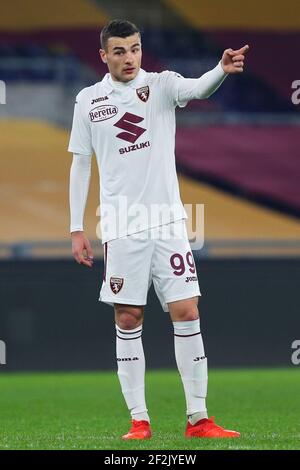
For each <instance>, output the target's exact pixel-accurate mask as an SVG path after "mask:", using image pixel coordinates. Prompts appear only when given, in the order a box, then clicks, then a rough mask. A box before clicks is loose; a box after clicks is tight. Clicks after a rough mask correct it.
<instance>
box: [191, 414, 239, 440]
mask: <svg viewBox="0 0 300 470" xmlns="http://www.w3.org/2000/svg"><path fill="white" fill-rule="evenodd" d="M185 437H207V438H215V437H221V438H222V437H240V433H239V432H237V431H230V430H229V429H224V428H222V427H221V426H218V425H217V424H216V423H215V418H214V416H212V417H211V418H209V419H206V418H205V419H200V421H198V422H197V423H196V424H194V425H192V424H191V423H189V422H188V423H187V426H186V431H185Z"/></svg>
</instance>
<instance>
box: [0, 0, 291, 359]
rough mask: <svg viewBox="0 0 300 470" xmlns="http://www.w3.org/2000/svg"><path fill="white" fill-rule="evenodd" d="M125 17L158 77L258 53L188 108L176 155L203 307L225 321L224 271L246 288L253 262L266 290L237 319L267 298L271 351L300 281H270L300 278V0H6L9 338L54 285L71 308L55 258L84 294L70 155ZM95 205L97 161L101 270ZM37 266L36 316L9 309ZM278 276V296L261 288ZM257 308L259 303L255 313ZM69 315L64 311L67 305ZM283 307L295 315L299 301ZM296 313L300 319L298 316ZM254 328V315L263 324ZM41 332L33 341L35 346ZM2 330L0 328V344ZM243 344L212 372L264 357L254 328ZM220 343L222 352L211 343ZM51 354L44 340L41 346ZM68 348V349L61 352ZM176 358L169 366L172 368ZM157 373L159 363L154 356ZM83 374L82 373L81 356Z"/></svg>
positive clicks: (90, 218) (1, 120)
mask: <svg viewBox="0 0 300 470" xmlns="http://www.w3.org/2000/svg"><path fill="white" fill-rule="evenodd" d="M258 12H259V14H258ZM116 17H119V18H120V17H121V18H127V19H129V20H131V21H134V22H136V23H137V24H138V25H139V26H140V27H141V28H142V41H143V68H144V69H146V70H149V71H161V70H165V69H169V70H176V71H177V72H179V73H181V74H182V75H184V76H186V77H197V76H200V75H201V74H203V73H205V72H206V71H207V70H209V69H210V68H212V67H214V66H215V65H216V63H217V61H218V60H219V59H220V57H221V53H222V51H223V50H224V49H225V48H227V47H232V48H239V47H241V46H243V45H244V44H247V43H248V44H249V45H250V51H249V53H248V56H247V62H246V68H245V73H244V74H242V75H236V76H231V77H229V78H228V79H227V80H226V81H225V82H224V84H223V85H222V87H221V88H220V89H219V90H218V91H217V92H216V93H215V94H214V95H213V96H212V97H211V98H210V99H209V100H204V101H195V102H192V103H190V104H189V105H188V106H187V107H186V108H185V109H181V110H178V112H177V124H178V125H177V155H176V157H177V168H178V170H179V182H180V191H181V196H182V200H183V202H184V203H187V204H188V203H193V204H196V203H198V204H204V206H205V245H204V248H203V249H202V250H201V251H199V252H195V257H196V259H197V263H199V269H200V270H201V269H203V282H204V283H205V277H206V276H207V275H208V276H209V281H208V291H210V292H212V295H211V297H210V298H208V300H207V301H205V299H204V304H205V302H207V305H206V306H205V308H206V309H207V311H208V312H209V311H211V312H213V316H214V315H215V317H214V318H215V320H214V321H216V318H217V317H216V312H217V309H221V308H222V302H221V300H220V302H217V300H216V299H215V297H214V293H213V287H212V286H213V285H216V286H219V288H220V289H221V287H220V286H221V280H220V279H221V277H222V275H224V272H225V270H226V269H227V268H226V267H228V271H227V272H226V274H225V275H224V276H225V277H226V282H227V284H226V285H227V288H228V289H230V285H233V284H234V283H235V282H236V273H237V270H239V267H238V266H243V267H242V268H241V271H239V272H240V274H241V276H246V274H245V272H247V270H248V267H250V268H249V269H250V272H251V274H252V276H253V277H252V278H251V276H249V277H248V278H247V279H248V281H247V282H248V287H249V283H251V282H254V280H253V279H254V276H257V278H258V279H260V282H259V285H258V284H257V283H256V284H255V289H256V290H255V289H254V284H253V289H251V288H250V287H249V290H248V291H247V289H246V287H245V289H244V290H242V291H241V295H238V296H235V300H234V301H233V300H232V302H235V310H234V313H233V314H232V315H233V317H234V319H235V320H234V321H236V319H238V316H239V311H243V312H244V314H245V315H248V317H247V318H248V319H249V316H251V309H250V307H249V309H248V307H247V309H246V310H247V311H246V312H245V311H244V308H245V307H244V306H243V299H244V300H245V299H249V298H250V297H251V298H252V297H255V295H256V293H257V299H258V300H257V304H258V303H261V304H262V305H263V308H264V309H265V310H263V313H262V315H264V314H265V315H266V317H265V318H264V328H265V329H264V332H265V336H263V335H262V338H261V344H260V347H259V348H258V351H259V352H260V353H262V351H263V350H264V344H265V343H264V341H265V338H268V334H270V332H268V331H267V324H268V321H269V320H270V312H272V313H273V312H274V311H275V310H276V309H277V310H276V315H277V318H279V316H280V314H281V312H282V310H283V309H284V305H282V304H280V303H279V304H277V305H276V302H277V301H278V299H277V297H276V295H275V294H276V292H275V290H277V292H280V291H281V288H282V292H284V295H286V296H289V298H290V299H291V300H290V303H291V304H292V302H294V304H293V305H297V287H296V282H295V281H296V278H295V279H294V278H293V279H292V281H293V282H292V281H291V279H290V280H289V281H290V285H289V286H287V284H284V280H283V276H281V277H280V279H279V278H278V279H277V278H276V275H275V274H274V276H273V277H272V270H273V269H281V266H283V267H284V271H283V272H284V273H285V274H284V275H286V273H288V272H289V266H290V269H291V271H290V272H291V273H294V275H295V276H296V275H297V273H298V266H296V264H295V263H297V262H298V261H299V256H300V224H299V216H300V190H299V180H300V158H299V157H300V145H299V135H300V134H299V126H300V114H299V110H300V105H295V104H293V103H292V100H291V95H292V92H293V90H292V82H293V81H294V80H297V79H298V80H300V76H299V67H298V62H297V57H298V56H299V53H300V2H299V1H298V0H287V1H286V2H284V5H283V4H280V3H279V2H274V1H271V0H264V1H263V2H261V1H258V0H252V1H251V2H246V4H242V5H241V3H240V2H239V1H238V0H228V1H227V2H226V8H225V7H224V2H222V1H221V0H202V1H201V2H200V1H197V0H185V2H182V1H180V0H152V1H151V2H146V1H141V0H128V1H127V2H123V1H122V0H114V1H111V0H64V1H63V2H60V1H58V0H52V1H51V2H50V1H45V2H43V8H41V6H40V2H39V0H26V1H23V0H10V1H9V2H5V4H3V5H2V6H1V15H0V80H3V81H4V82H5V84H6V90H7V97H6V104H5V105H2V104H0V141H1V142H0V144H1V145H0V154H1V173H0V196H1V197H0V212H1V220H2V222H1V228H0V259H2V260H1V261H0V267H1V270H0V275H1V286H2V291H1V305H0V308H1V312H3V319H2V322H3V323H2V327H3V329H2V331H4V332H5V331H10V333H9V335H11V336H10V341H12V343H13V341H14V337H13V334H12V333H11V331H12V330H11V329H10V326H7V325H11V324H13V320H10V316H11V312H15V313H14V315H15V317H13V318H14V319H16V318H18V319H19V320H20V318H21V317H19V315H21V316H22V315H23V313H24V311H26V312H27V313H28V312H29V317H30V318H31V316H32V317H34V318H37V317H38V313H39V312H40V309H41V305H42V298H44V299H45V297H46V294H45V292H46V290H47V289H48V290H53V291H54V292H58V299H60V301H62V299H63V291H64V289H61V290H59V288H58V285H57V279H56V278H55V274H54V273H55V263H58V261H59V262H60V263H62V264H59V263H58V264H57V268H58V269H60V268H61V267H63V273H65V274H64V275H65V276H69V275H70V276H71V278H72V279H73V281H72V288H71V290H72V291H74V292H76V295H77V297H76V299H77V301H78V302H79V298H80V299H81V298H82V290H81V288H80V282H81V281H80V279H81V277H80V276H81V274H80V276H79V271H80V268H78V266H77V265H76V264H75V262H73V264H72V261H71V260H70V258H71V249H70V240H69V233H68V232H69V216H68V178H69V168H70V163H71V156H70V155H69V154H68V153H67V150H66V149H67V145H68V138H69V131H70V126H71V120H72V114H73V105H74V98H75V96H76V94H77V93H78V91H79V90H81V89H82V88H83V87H86V86H89V85H91V84H93V83H95V82H97V81H99V80H100V79H101V78H102V77H103V75H104V74H105V73H106V68H105V66H104V64H102V62H100V60H99V57H98V49H99V32H100V29H101V27H102V26H103V25H104V24H105V22H106V21H107V20H109V19H112V18H116ZM98 203H99V201H98V176H97V169H96V165H95V162H93V176H92V181H91V187H90V193H89V200H88V205H87V209H86V218H85V219H86V223H85V225H86V233H87V235H88V237H89V238H90V239H91V240H92V241H93V245H94V248H95V254H96V257H97V258H99V259H100V261H99V262H100V263H102V261H101V258H102V254H103V253H102V246H101V244H100V243H99V240H97V239H96V226H97V224H98V222H99V220H98V217H97V215H96V212H97V206H98ZM49 258H50V260H49ZM249 258H250V259H249ZM293 258H297V260H294V259H293ZM67 259H68V260H69V261H66V260H67ZM47 260H48V261H47ZM35 262H36V263H37V264H34V263H35ZM52 262H53V263H54V264H51V263H52ZM239 262H241V263H245V264H243V265H239ZM248 262H249V264H247V263H248ZM47 263H49V264H47ZM64 263H66V264H64ZM202 263H204V264H202ZM214 263H220V264H214ZM222 263H225V264H222ZM226 263H232V264H230V266H229V264H226ZM235 263H237V264H235ZM264 263H265V264H264ZM272 263H274V264H272ZM276 263H278V264H276ZM280 263H282V264H280ZM216 266H217V268H216V272H215V275H214V269H215V267H216ZM27 267H28V276H31V274H32V273H33V272H34V275H33V277H32V278H31V281H30V283H29V280H28V283H29V284H30V289H29V294H28V296H27V297H26V294H25V292H26V285H27V284H26V283H25V290H22V296H25V297H23V298H26V301H24V302H25V304H26V308H25V307H24V308H23V310H22V308H21V305H17V304H14V305H13V302H12V300H10V299H9V298H8V297H7V296H6V294H5V292H9V295H10V296H13V295H14V293H13V292H14V290H13V286H12V282H13V279H14V276H17V278H18V282H19V286H21V284H22V282H23V281H22V279H23V280H24V276H25V274H24V273H25V272H26V270H27ZM201 267H202V268H201ZM35 270H36V271H35ZM39 270H41V271H39ZM78 270H79V271H78ZM73 271H74V272H73ZM39 272H40V273H41V276H42V273H44V274H45V279H46V280H45V283H46V284H47V286H46V284H45V286H46V287H45V286H44V288H45V290H43V292H42V293H41V296H40V304H39V305H38V307H37V306H36V304H35V301H34V299H33V296H34V291H35V288H36V287H38V281H37V279H38V277H39V274H38V273H39ZM71 272H72V275H71V274H70V273H71ZM262 272H263V273H264V276H263V279H262V278H260V275H261V273H262ZM49 273H50V274H49ZM208 273H209V274H208ZM77 275H78V281H77V282H76V281H75V279H76V276H77ZM7 276H8V277H7ZM87 276H88V275H87ZM94 276H95V275H94ZM79 277H80V279H79ZM245 279H246V278H245ZM256 280H257V279H256ZM268 280H269V281H268ZM245 282H246V280H245ZM268 282H269V284H270V285H269V288H268V289H267V290H266V291H264V285H265V284H266V283H268ZM272 283H273V284H272ZM29 284H28V285H29ZM93 285H94V287H95V285H96V281H95V278H94V284H93ZM272 285H274V292H272ZM97 286H98V285H97ZM23 287H24V286H23ZM23 287H22V289H23ZM69 287H70V286H69ZM94 287H93V289H94ZM20 289H21V287H20ZM85 289H86V287H85ZM238 289H241V286H240V285H239V286H238ZM94 290H95V289H94ZM20 292H21V290H20ZM85 292H86V291H85ZM89 292H90V293H91V295H92V296H94V297H93V299H94V300H95V302H94V303H92V302H91V303H90V304H89V308H90V309H94V312H96V311H97V312H98V309H99V305H98V303H97V292H94V291H93V292H94V294H93V293H92V289H90V290H89ZM234 295H235V293H233V292H232V291H231V292H229V294H228V295H227V293H225V292H223V297H222V296H221V297H220V299H222V300H223V301H224V302H225V304H226V302H227V304H226V309H229V307H230V304H231V301H230V300H229V296H231V298H232V299H233V296H234ZM216 296H218V294H217V295H216ZM271 297H272V298H271ZM14 300H15V301H16V302H17V301H20V302H21V299H19V300H18V299H17V298H16V299H14ZM64 302H66V301H65V300H64ZM153 302H154V301H153V294H151V299H150V304H149V308H150V309H152V310H153V309H154V308H157V304H155V303H153ZM268 302H269V303H268ZM17 303H18V302H17ZM298 303H299V302H298ZM257 304H256V305H254V304H253V303H252V304H251V305H252V307H253V308H256V307H257ZM72 305H73V304H72ZM74 305H76V300H75V301H74ZM80 305H81V304H80ZM268 305H269V311H267V310H268ZM53 308H54V307H53ZM64 308H65V309H67V308H68V305H66V303H65V304H64ZM72 308H73V306H72ZM101 308H102V309H103V310H105V307H103V306H102V307H101ZM24 309H25V310H24ZM287 309H288V310H289V311H291V309H290V307H289V306H287ZM16 311H17V313H16ZM22 312H23V313H22ZM26 312H25V314H24V315H25V317H22V318H23V319H24V318H26ZM30 312H32V313H30ZM77 315H79V313H78V311H77ZM268 315H269V316H268ZM291 315H292V318H293V320H292V323H291V324H292V325H294V324H295V323H294V322H295V318H296V316H295V310H292V313H291ZM258 316H259V313H258ZM233 317H232V318H233ZM30 318H29V320H28V324H29V326H28V328H29V329H30V321H31V320H30ZM19 320H18V321H19ZM256 320H257V318H256V319H255V318H252V319H249V322H250V323H249V326H250V327H251V328H253V329H254V328H256V325H254V322H255V321H256ZM14 321H15V320H14ZM16 321H17V320H16ZM36 321H37V322H38V320H36ZM69 321H70V320H68V322H69ZM78 321H79V320H78ZM80 321H82V322H83V321H84V319H81V320H80ZM218 321H219V319H218ZM24 322H25V323H26V321H25V320H24ZM14 324H15V323H14ZM22 324H23V323H22ZM68 324H69V323H68ZM228 325H229V326H230V322H229V323H228ZM228 325H227V323H226V324H224V325H223V328H222V329H221V330H222V334H223V346H224V347H226V344H225V342H224V337H226V335H227V334H229V333H230V332H229V331H227V330H229V329H230V328H229V326H228ZM278 325H279V323H278ZM0 326H1V325H0ZM44 326H45V325H44ZM99 327H100V326H99ZM211 328H212V329H213V326H212V327H211ZM293 328H294V330H295V329H296V328H295V327H294V326H293ZM0 330H1V328H0ZM25 330H26V329H25ZM221 330H220V331H221ZM34 331H36V332H37V331H38V328H37V329H36V330H34ZM34 331H33V332H31V333H30V334H29V333H28V334H29V336H30V335H32V336H30V338H31V337H32V338H36V336H35V333H34ZM94 331H96V327H95V330H94ZM256 331H257V328H256ZM274 331H275V330H274ZM276 331H277V333H276V334H275V333H274V334H275V336H276V335H279V336H280V327H279V326H278V329H277V330H276ZM36 334H37V333H36ZM70 334H71V333H70ZM76 334H77V333H76ZM87 334H90V333H87ZM1 335H2V336H3V334H1V331H0V338H2V336H1ZM20 335H21V336H20V337H21V339H20V341H21V343H22V341H23V340H22V334H21V333H20ZM54 337H55V334H54V333H53V338H54ZM74 338H75V336H74V337H73V339H70V344H69V346H70V350H69V354H70V356H69V360H68V359H67V358H66V362H65V365H66V367H69V366H70V362H71V355H72V350H73V349H72V348H73V346H72V344H73V343H72V341H74ZM48 339H49V338H48ZM219 339H220V338H219ZM269 340H270V341H271V339H270V338H269ZM269 340H268V341H269ZM16 341H17V342H18V338H17V339H16ZM49 341H50V339H49ZM95 341H96V339H95ZM247 341H249V344H248V343H247V344H246V342H247ZM280 341H281V343H280V344H281V347H282V350H283V348H284V347H285V346H284V344H285V343H283V342H282V341H283V340H282V338H281V339H280ZM285 341H286V337H285ZM242 342H243V344H244V345H245V350H247V353H245V354H242V355H241V356H239V358H235V351H234V350H232V351H231V352H230V354H229V356H228V357H227V358H226V359H224V360H223V358H222V359H221V360H220V359H219V360H218V357H219V358H220V354H222V347H223V346H222V347H221V346H220V349H218V348H217V349H215V350H216V357H215V358H213V364H214V365H241V364H248V365H251V364H252V363H257V362H256V361H259V354H258V355H257V357H255V359H253V358H252V359H253V360H252V359H251V340H250V339H249V335H248V331H247V332H246V331H244V332H243V335H241V348H242ZM277 342H278V341H277ZM21 343H20V344H21ZM28 344H29V343H28ZM36 344H37V343H36ZM211 344H212V345H214V347H217V345H216V344H214V340H213V338H212V339H211ZM278 344H279V342H278ZM22 345H23V346H24V345H25V346H26V345H27V343H26V341H25V342H24V344H23V343H22V344H21V346H20V347H19V348H17V349H18V351H19V354H20V357H21V356H22V355H24V354H25V350H24V348H25V349H26V347H25V346H24V348H23V346H22ZM41 347H42V345H41V344H39V345H38V348H41ZM61 347H62V350H63V349H64V346H61ZM93 347H94V346H93ZM209 347H210V343H209ZM227 347H228V345H227ZM22 348H23V349H22ZM247 348H248V349H247ZM87 351H89V352H91V351H90V350H88V349H87ZM158 351H160V350H159V349H158ZM227 352H228V351H227ZM48 353H49V354H50V349H48ZM51 354H54V352H53V351H52V352H51ZM57 354H58V353H57ZM163 354H164V353H163ZM270 354H271V353H270ZM278 354H279V353H278ZM280 354H281V353H280ZM218 355H219V356H218ZM264 359H265V360H264V364H276V363H282V361H281V362H280V360H279V355H278V356H276V358H275V359H274V357H273V359H274V360H273V359H272V357H271V356H268V357H267V356H265V358H264ZM28 360H29V362H30V361H33V362H32V367H33V368H35V367H36V368H38V364H37V363H34V359H33V357H31V358H29V359H28ZM18 361H19V356H18V357H17V358H15V363H14V364H15V365H14V366H13V368H17V363H18ZM45 363H47V364H48V366H49V367H50V368H51V364H52V365H53V364H56V362H55V360H54V359H53V362H51V358H48V359H47V361H46V362H45ZM79 363H80V361H79ZM79 363H78V364H79ZM166 364H167V365H169V362H168V360H167V362H166ZM258 364H259V362H258ZM153 365H154V366H157V362H156V360H154V361H153ZM53 367H56V366H53ZM62 367H63V365H62ZM82 367H86V363H84V361H83V362H82Z"/></svg>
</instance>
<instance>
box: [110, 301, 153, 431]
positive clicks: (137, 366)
mask: <svg viewBox="0 0 300 470" xmlns="http://www.w3.org/2000/svg"><path fill="white" fill-rule="evenodd" d="M114 307H115V322H116V334H117V341H116V345H117V348H116V350H117V351H116V352H117V363H118V377H119V381H120V384H121V389H122V393H123V396H124V398H125V401H126V404H127V407H128V409H129V411H130V414H131V417H132V426H131V429H130V431H129V432H128V433H127V434H125V435H124V436H123V439H126V440H127V439H149V438H150V437H151V428H150V419H149V416H148V410H147V407H146V402H145V356H144V351H143V345H142V339H141V336H142V326H143V319H144V308H143V307H142V306H134V305H122V304H115V305H114Z"/></svg>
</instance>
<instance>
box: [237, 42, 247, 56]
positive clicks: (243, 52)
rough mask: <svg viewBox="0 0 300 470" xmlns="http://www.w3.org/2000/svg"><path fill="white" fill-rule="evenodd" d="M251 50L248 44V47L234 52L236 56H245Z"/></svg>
mask: <svg viewBox="0 0 300 470" xmlns="http://www.w3.org/2000/svg"><path fill="white" fill-rule="evenodd" d="M249 49H250V47H249V46H248V44H246V46H244V47H241V49H238V50H237V51H234V53H235V54H245V53H246V52H248V50H249Z"/></svg>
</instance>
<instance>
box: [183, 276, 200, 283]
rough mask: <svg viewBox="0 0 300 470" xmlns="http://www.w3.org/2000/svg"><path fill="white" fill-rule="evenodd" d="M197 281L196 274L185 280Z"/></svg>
mask: <svg viewBox="0 0 300 470" xmlns="http://www.w3.org/2000/svg"><path fill="white" fill-rule="evenodd" d="M191 281H197V278H196V276H187V277H186V278H185V282H191Z"/></svg>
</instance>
